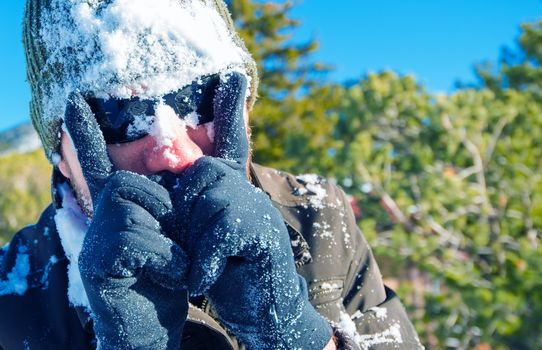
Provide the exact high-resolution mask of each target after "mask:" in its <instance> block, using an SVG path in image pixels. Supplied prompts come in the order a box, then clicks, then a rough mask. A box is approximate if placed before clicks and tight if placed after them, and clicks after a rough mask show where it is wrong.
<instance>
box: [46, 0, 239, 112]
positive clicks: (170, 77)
mask: <svg viewBox="0 0 542 350" xmlns="http://www.w3.org/2000/svg"><path fill="white" fill-rule="evenodd" d="M40 19H41V24H42V26H41V30H40V32H39V35H40V37H41V39H42V41H43V43H44V46H45V49H46V51H47V53H48V56H49V57H48V59H47V64H46V66H45V67H44V74H47V70H49V69H51V70H52V72H54V73H55V74H51V75H52V76H51V77H50V79H51V82H52V83H51V84H50V86H49V88H50V91H48V97H47V98H46V99H44V100H43V101H42V102H43V106H42V107H43V114H44V117H45V118H47V117H51V118H56V116H58V115H63V114H64V107H65V105H66V100H67V97H68V95H69V93H70V92H72V91H74V90H76V89H78V90H80V91H82V92H93V93H94V94H95V95H96V96H97V97H100V98H108V97H110V96H114V97H119V98H129V97H132V96H134V95H138V96H139V97H141V98H149V97H159V96H162V95H164V94H166V93H168V92H171V91H174V90H177V89H179V88H181V87H183V86H185V85H187V84H189V83H191V82H192V81H194V80H196V78H198V77H201V76H203V75H208V74H213V73H217V72H224V71H227V70H238V71H243V72H244V64H245V62H246V57H247V53H245V52H244V51H243V49H242V48H240V47H239V46H238V45H237V44H236V43H235V40H234V39H233V36H232V35H233V33H231V32H230V31H229V30H228V28H227V25H226V23H225V22H224V19H223V18H222V17H221V16H220V15H219V14H218V13H217V11H216V10H215V9H214V8H213V6H211V5H210V4H208V3H207V2H205V1H201V0H182V1H181V0H153V1H148V0H109V1H98V0H51V2H50V9H49V10H48V11H44V12H43V13H42V15H41V18H40ZM59 67H60V69H58V68H59ZM59 72H60V73H61V74H58V73H59Z"/></svg>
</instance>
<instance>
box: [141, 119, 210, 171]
mask: <svg viewBox="0 0 542 350" xmlns="http://www.w3.org/2000/svg"><path fill="white" fill-rule="evenodd" d="M174 134H175V136H174V137H170V138H167V139H157V138H154V143H153V144H152V145H150V147H149V149H148V150H147V152H146V156H145V165H146V167H147V169H148V170H149V171H150V172H151V173H156V172H159V171H164V170H166V171H170V172H173V173H180V172H182V171H184V170H185V169H186V168H188V167H189V166H191V165H192V164H194V162H195V161H196V160H197V159H198V158H200V157H202V156H203V152H202V150H201V148H200V147H199V146H198V145H197V144H196V143H194V142H193V141H192V139H191V138H190V137H189V135H188V134H187V131H186V128H184V127H180V128H178V130H175V133H174ZM151 137H152V136H151Z"/></svg>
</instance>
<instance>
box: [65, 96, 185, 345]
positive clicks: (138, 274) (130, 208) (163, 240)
mask: <svg viewBox="0 0 542 350" xmlns="http://www.w3.org/2000/svg"><path fill="white" fill-rule="evenodd" d="M65 123H66V128H67V130H68V132H69V134H70V136H71V138H72V141H73V143H74V146H75V148H76V150H77V155H78V158H79V161H80V163H81V167H82V170H83V175H84V177H85V180H86V181H87V184H88V186H89V190H90V192H91V196H92V202H93V217H92V222H91V224H90V227H89V229H88V231H87V234H86V236H85V240H84V243H83V248H82V251H81V255H80V257H79V269H80V271H81V277H82V280H83V283H84V286H85V290H86V292H87V295H88V298H89V301H90V305H91V308H92V313H93V319H94V330H95V332H96V336H97V339H98V345H99V349H149V350H151V349H152V350H155V349H179V347H180V341H181V335H182V328H183V325H184V322H185V320H186V315H187V311H188V300H187V291H186V277H185V275H186V270H187V264H188V259H187V257H186V255H185V253H184V251H183V250H182V249H181V248H180V247H179V246H178V245H177V244H175V243H174V242H173V241H172V240H171V239H169V238H168V237H166V236H165V235H164V234H163V232H164V231H165V230H167V227H168V225H169V223H171V222H172V221H173V209H172V204H171V200H170V196H169V193H168V192H167V191H166V189H165V188H163V187H162V186H160V185H159V184H157V183H155V182H153V181H151V180H149V179H148V178H146V177H144V176H141V175H137V174H134V173H130V172H126V171H116V172H113V169H112V165H111V163H110V161H109V158H108V155H107V152H106V146H105V141H104V140H103V136H102V134H101V131H100V129H99V126H98V125H97V122H96V120H95V118H94V116H93V114H92V112H91V110H90V107H89V106H88V104H87V103H86V101H85V100H84V98H83V97H82V96H81V95H80V94H78V93H74V94H72V95H71V97H70V100H69V103H68V106H67V108H66V115H65Z"/></svg>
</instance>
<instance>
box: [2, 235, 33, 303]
mask: <svg viewBox="0 0 542 350" xmlns="http://www.w3.org/2000/svg"><path fill="white" fill-rule="evenodd" d="M27 250H28V248H27V247H26V246H24V245H21V246H19V251H18V253H17V257H16V258H15V266H13V269H12V270H11V272H9V273H8V275H7V280H5V281H2V280H0V296H2V295H8V294H17V295H24V293H26V290H27V289H28V281H27V279H26V278H27V277H28V274H29V273H30V257H29V255H28V254H27Z"/></svg>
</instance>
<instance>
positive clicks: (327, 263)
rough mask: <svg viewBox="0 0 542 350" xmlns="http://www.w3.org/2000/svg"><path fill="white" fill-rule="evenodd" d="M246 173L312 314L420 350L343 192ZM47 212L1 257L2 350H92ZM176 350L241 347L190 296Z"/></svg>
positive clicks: (375, 345) (314, 180)
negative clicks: (276, 225)
mask: <svg viewBox="0 0 542 350" xmlns="http://www.w3.org/2000/svg"><path fill="white" fill-rule="evenodd" d="M251 175H252V180H253V182H254V184H255V185H256V186H258V187H260V188H261V189H262V190H264V191H265V192H266V193H267V194H268V195H269V197H270V198H271V200H272V202H273V204H274V205H275V206H276V207H277V209H279V211H280V212H281V214H282V216H283V218H284V221H285V223H286V225H287V227H288V231H289V233H290V238H291V244H292V251H293V253H294V256H295V261H296V266H297V269H298V273H299V274H300V275H301V276H303V277H304V278H305V279H306V281H307V284H308V288H309V298H310V301H311V303H312V304H313V305H314V306H315V308H316V310H317V311H318V312H320V313H321V314H322V315H323V316H324V317H326V318H327V319H328V320H329V321H330V322H331V323H333V324H334V325H336V326H337V327H339V328H340V329H341V330H342V332H343V333H346V334H348V335H349V336H350V338H352V339H353V340H354V341H355V342H356V343H358V345H359V346H360V348H361V349H367V350H368V349H374V350H385V349H421V348H423V347H422V346H421V345H420V343H419V340H418V337H417V335H416V332H415V331H414V329H413V327H412V325H411V323H410V321H409V319H408V317H407V315H406V312H405V310H404V308H403V306H402V305H401V302H400V301H399V299H398V297H397V296H396V295H395V294H394V292H393V291H392V290H390V289H388V288H387V287H386V286H384V284H383V281H382V277H381V275H380V271H379V269H378V266H377V264H376V261H375V259H374V257H373V254H372V252H371V250H370V248H369V246H368V244H367V242H366V240H365V238H364V237H363V235H362V233H361V232H360V230H359V229H358V227H357V224H356V221H355V218H354V215H353V213H352V209H351V207H350V204H349V201H348V199H347V197H346V195H345V194H344V192H343V191H342V190H341V189H339V188H338V187H336V186H334V185H332V184H330V183H328V182H326V181H325V180H324V179H322V178H319V177H317V176H315V175H302V176H297V177H296V176H293V175H290V174H287V173H283V172H280V171H277V170H274V169H270V168H266V167H262V166H259V165H255V164H253V165H252V167H251ZM55 213H56V209H55V208H54V206H53V205H50V206H49V207H48V208H47V209H46V210H45V211H44V212H43V214H42V215H41V217H40V219H39V220H38V222H37V223H36V224H35V225H32V226H28V227H25V228H23V229H22V230H21V231H19V232H18V233H17V234H16V235H15V236H14V237H13V239H12V241H11V242H10V243H9V245H8V246H6V247H4V249H2V250H0V350H4V349H5V350H17V349H55V350H58V349H78V350H84V349H94V348H95V346H96V344H95V340H94V334H93V331H92V321H91V318H90V317H89V313H88V311H87V309H86V308H85V307H84V306H81V305H75V306H74V298H73V297H71V298H68V289H70V290H73V289H74V286H73V285H70V282H69V280H72V279H73V278H71V275H70V279H69V278H68V269H69V265H70V264H69V263H70V261H69V259H68V258H67V257H66V255H67V254H66V253H65V249H64V248H63V246H62V243H61V241H60V237H59V233H58V230H57V227H56V224H55V220H54V216H55ZM74 283H75V282H73V281H72V283H71V284H74ZM75 304H77V303H75ZM182 349H183V350H192V349H200V350H201V349H203V350H205V349H213V350H222V349H224V350H226V349H227V350H241V349H244V346H243V345H242V344H238V342H237V341H236V339H235V337H233V336H232V335H231V334H229V333H228V332H227V330H226V329H224V328H223V327H222V326H221V325H220V324H219V323H218V321H216V319H215V318H214V316H213V312H212V305H209V303H208V302H207V300H206V299H204V298H196V299H193V300H191V305H190V308H189V313H188V320H187V322H186V324H185V328H184V332H183V343H182ZM318 350H319V349H318Z"/></svg>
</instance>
